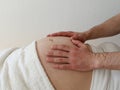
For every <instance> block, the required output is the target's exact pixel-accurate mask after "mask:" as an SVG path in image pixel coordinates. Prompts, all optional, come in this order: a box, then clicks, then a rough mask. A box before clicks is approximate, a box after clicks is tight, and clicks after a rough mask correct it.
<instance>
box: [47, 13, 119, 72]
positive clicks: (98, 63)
mask: <svg viewBox="0 0 120 90" xmlns="http://www.w3.org/2000/svg"><path fill="white" fill-rule="evenodd" d="M119 33H120V14H118V15H116V16H113V17H112V18H110V19H108V20H107V21H105V22H103V23H102V24H100V25H97V26H94V27H93V28H91V29H90V30H88V31H85V32H73V31H68V32H57V33H53V34H49V35H48V37H54V36H66V37H70V38H71V40H72V43H73V44H75V45H77V46H78V47H77V48H76V49H74V48H72V49H71V48H70V49H67V50H68V51H69V52H74V53H72V54H70V55H68V56H67V57H69V58H72V59H73V58H74V59H73V61H72V62H69V63H70V64H71V67H72V66H74V67H76V68H71V67H70V66H68V69H70V70H79V71H88V70H91V69H92V70H93V69H101V68H104V69H120V52H108V53H94V54H93V55H92V56H91V57H86V56H89V55H90V52H89V51H87V50H86V51H84V54H85V55H84V54H83V53H81V51H82V50H81V46H80V45H81V42H85V41H86V40H90V39H96V38H101V37H108V36H113V35H116V34H119ZM76 40H79V41H81V42H78V41H76ZM76 42H77V43H76ZM53 47H54V46H53ZM55 47H56V48H55V49H56V51H57V52H58V51H61V54H63V53H64V48H60V50H59V47H60V46H55ZM61 47H62V46H61ZM56 51H53V50H52V49H51V51H50V52H48V54H49V53H56ZM51 56H53V57H49V55H48V61H50V62H54V61H57V59H56V58H55V57H56V55H52V54H51ZM81 56H84V58H83V57H81ZM59 57H62V56H59ZM76 60H77V62H76ZM87 60H88V61H90V62H88V61H87ZM58 61H59V63H61V62H62V60H58ZM64 61H66V62H68V60H67V59H64ZM82 61H84V63H80V62H82ZM74 62H76V63H74ZM81 65H82V68H81V67H80V66H81ZM86 65H88V66H86ZM56 67H57V68H58V69H60V68H62V69H66V67H64V66H63V67H62V66H56ZM56 67H55V68H56Z"/></svg>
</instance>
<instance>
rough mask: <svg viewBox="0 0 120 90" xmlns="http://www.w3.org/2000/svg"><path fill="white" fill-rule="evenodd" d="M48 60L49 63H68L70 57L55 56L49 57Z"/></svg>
mask: <svg viewBox="0 0 120 90" xmlns="http://www.w3.org/2000/svg"><path fill="white" fill-rule="evenodd" d="M46 60H47V62H49V63H60V64H68V63H69V60H68V58H54V57H48V58H47V59H46Z"/></svg>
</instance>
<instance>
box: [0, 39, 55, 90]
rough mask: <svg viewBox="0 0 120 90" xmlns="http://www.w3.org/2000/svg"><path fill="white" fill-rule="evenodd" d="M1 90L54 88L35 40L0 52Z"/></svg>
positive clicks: (43, 89)
mask: <svg viewBox="0 0 120 90" xmlns="http://www.w3.org/2000/svg"><path fill="white" fill-rule="evenodd" d="M0 90H54V88H53V86H52V84H51V83H50V81H49V79H48V77H47V74H46V73H45V71H44V69H43V67H42V65H41V63H40V61H39V59H38V56H37V52H36V45H35V41H34V42H33V43H32V44H30V45H29V46H27V47H24V48H19V49H17V48H12V49H6V50H4V51H3V52H1V53H0Z"/></svg>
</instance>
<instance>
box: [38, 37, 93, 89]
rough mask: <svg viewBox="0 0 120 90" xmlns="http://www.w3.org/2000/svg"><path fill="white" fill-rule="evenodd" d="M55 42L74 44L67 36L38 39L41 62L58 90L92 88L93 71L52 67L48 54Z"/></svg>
mask: <svg viewBox="0 0 120 90" xmlns="http://www.w3.org/2000/svg"><path fill="white" fill-rule="evenodd" d="M54 44H65V45H69V46H71V47H74V45H73V44H72V42H71V41H70V39H69V38H67V37H48V38H44V39H41V40H38V41H37V51H38V56H39V58H40V62H41V63H42V65H43V67H44V69H45V71H46V73H47V75H48V77H49V79H50V81H51V83H52V84H53V86H54V87H55V88H56V90H90V85H91V79H92V71H91V72H78V71H70V70H57V69H54V68H52V64H51V63H47V62H46V54H47V52H48V50H50V48H51V46H52V45H54Z"/></svg>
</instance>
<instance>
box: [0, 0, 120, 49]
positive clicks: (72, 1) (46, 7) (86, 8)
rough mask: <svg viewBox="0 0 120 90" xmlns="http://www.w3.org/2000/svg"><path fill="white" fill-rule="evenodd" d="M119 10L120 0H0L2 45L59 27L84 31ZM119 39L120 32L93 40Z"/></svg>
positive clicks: (18, 43) (22, 42)
mask: <svg viewBox="0 0 120 90" xmlns="http://www.w3.org/2000/svg"><path fill="white" fill-rule="evenodd" d="M119 11H120V0H0V41H1V43H0V49H3V48H7V47H14V46H22V45H26V44H28V43H30V42H31V41H33V40H36V39H39V38H42V37H45V36H46V35H47V34H49V33H53V32H57V31H64V30H72V31H79V32H80V31H85V30H87V29H89V28H91V27H92V26H94V25H96V24H100V23H102V22H103V21H105V20H107V19H108V18H110V17H112V16H114V15H116V14H117V13H119ZM119 40H120V35H118V36H115V37H113V38H108V39H100V40H96V41H90V43H93V44H98V43H100V42H103V41H113V42H116V43H118V44H120V41H119Z"/></svg>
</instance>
